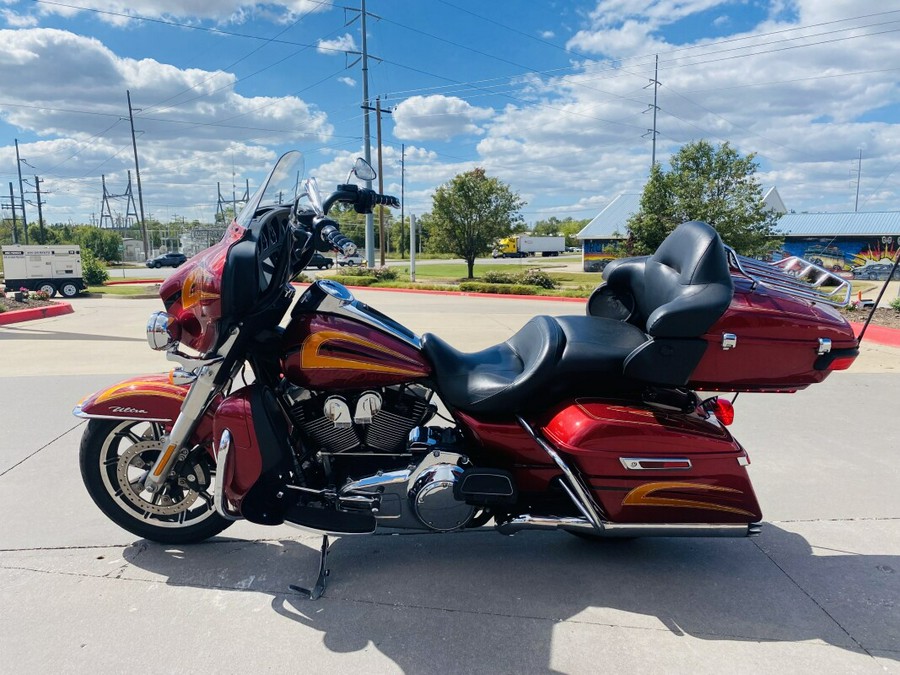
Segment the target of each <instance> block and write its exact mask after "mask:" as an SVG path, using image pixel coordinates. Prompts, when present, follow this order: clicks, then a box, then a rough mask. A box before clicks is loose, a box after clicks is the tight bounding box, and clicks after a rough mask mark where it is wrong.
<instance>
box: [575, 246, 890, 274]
mask: <svg viewBox="0 0 900 675" xmlns="http://www.w3.org/2000/svg"><path fill="white" fill-rule="evenodd" d="M617 243H620V242H619V241H617V240H615V239H585V240H584V253H583V258H582V261H583V267H584V271H585V272H602V271H603V268H604V267H606V266H607V265H608V264H609V263H610V262H611V261H612V260H615V258H616V255H615V250H616V244H617ZM898 252H900V235H898V236H877V237H840V238H838V237H791V238H789V239H787V240H786V241H785V242H784V245H783V247H782V249H781V250H780V251H774V252H773V253H772V256H771V258H769V259H770V260H781V259H782V258H787V257H789V256H794V255H795V256H798V257H800V258H803V259H804V260H809V261H810V262H812V263H815V264H816V265H819V266H820V267H824V268H825V269H829V270H833V271H835V272H838V273H839V274H840V275H841V276H843V277H845V278H847V279H867V280H871V281H884V280H886V279H887V278H888V274H890V272H891V268H892V267H893V265H894V260H895V259H896V256H897V254H898ZM893 278H894V279H900V269H898V270H897V271H896V272H895V273H894V277H893Z"/></svg>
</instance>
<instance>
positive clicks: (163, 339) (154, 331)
mask: <svg viewBox="0 0 900 675" xmlns="http://www.w3.org/2000/svg"><path fill="white" fill-rule="evenodd" d="M179 333H180V331H179V330H178V324H177V322H176V321H175V317H174V316H172V315H171V314H167V313H166V312H154V313H153V314H151V315H150V318H149V319H148V320H147V344H148V345H150V349H155V350H157V351H160V350H163V349H168V348H169V347H171V346H172V345H174V344H175V343H177V342H178V339H179V338H180V335H179Z"/></svg>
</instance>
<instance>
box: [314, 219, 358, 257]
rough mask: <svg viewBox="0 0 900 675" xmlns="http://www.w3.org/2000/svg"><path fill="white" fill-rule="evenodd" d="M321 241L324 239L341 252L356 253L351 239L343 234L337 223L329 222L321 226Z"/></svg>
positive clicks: (346, 253)
mask: <svg viewBox="0 0 900 675" xmlns="http://www.w3.org/2000/svg"><path fill="white" fill-rule="evenodd" d="M321 236H322V241H325V242H326V243H328V244H331V246H332V247H333V248H334V249H335V250H337V251H340V252H341V253H343V254H344V255H353V254H354V253H356V244H354V243H353V241H352V240H351V239H350V238H349V237H347V236H345V235H344V233H343V232H341V231H340V230H339V229H338V228H337V225H336V224H335V225H332V224H331V223H329V224H327V225H325V226H324V227H323V228H322V234H321Z"/></svg>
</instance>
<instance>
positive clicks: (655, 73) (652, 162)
mask: <svg viewBox="0 0 900 675" xmlns="http://www.w3.org/2000/svg"><path fill="white" fill-rule="evenodd" d="M650 87H653V103H651V104H648V105H647V109H646V110H645V111H644V112H645V113H646V112H650V111H651V110H652V111H653V128H652V129H647V133H646V134H644V135H643V138H647V136H650V137H651V138H652V143H653V150H652V153H651V158H650V168H651V169H652V168H653V167H654V166H656V137H657V136H658V135H659V132H658V131H657V130H656V112H657V111H658V110H659V106H658V105H656V94H657V91H658V90H659V54H657V55H656V65H655V66H654V68H653V79H652V80H650V84H648V85H647V86H646V87H644V89H649V88H650Z"/></svg>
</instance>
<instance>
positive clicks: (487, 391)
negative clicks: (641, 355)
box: [422, 316, 647, 414]
mask: <svg viewBox="0 0 900 675" xmlns="http://www.w3.org/2000/svg"><path fill="white" fill-rule="evenodd" d="M646 340H647V336H646V335H644V333H643V332H642V331H641V330H640V329H638V328H636V327H635V326H632V325H630V324H627V323H623V322H620V321H613V320H611V319H600V318H597V317H592V316H565V317H559V318H553V317H549V316H536V317H534V318H532V319H531V320H530V321H529V322H528V323H527V324H525V326H523V327H522V329H521V330H520V331H519V332H517V333H516V334H515V335H513V336H512V337H511V338H509V339H508V340H507V341H506V342H502V343H500V344H499V345H494V346H493V347H488V348H487V349H484V350H482V351H480V352H475V353H473V354H467V353H464V352H460V351H458V350H456V349H454V348H453V347H452V346H450V345H449V344H447V343H446V342H445V341H444V340H442V339H441V338H439V337H438V336H436V335H433V334H431V333H426V334H425V335H423V336H422V349H423V351H424V352H425V354H426V355H427V356H428V358H429V360H430V361H431V363H432V365H433V367H434V378H435V380H436V381H437V385H438V389H439V391H440V394H441V398H442V400H443V401H444V402H445V403H446V404H447V405H449V406H452V407H454V408H458V409H460V410H463V411H468V412H476V413H484V414H499V413H505V414H513V413H516V412H519V411H521V410H524V409H528V408H533V407H538V406H541V405H546V403H547V400H546V397H547V395H548V394H549V393H550V392H559V391H563V392H565V391H575V390H576V389H581V388H583V387H582V385H585V384H589V385H593V386H599V387H603V386H604V385H608V384H609V383H610V382H614V381H618V380H619V379H620V378H621V374H622V363H623V362H624V361H625V359H626V357H627V356H628V355H629V354H630V353H631V352H632V351H633V350H634V349H636V348H637V347H639V346H640V345H641V344H643V343H644V342H645V341H646Z"/></svg>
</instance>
